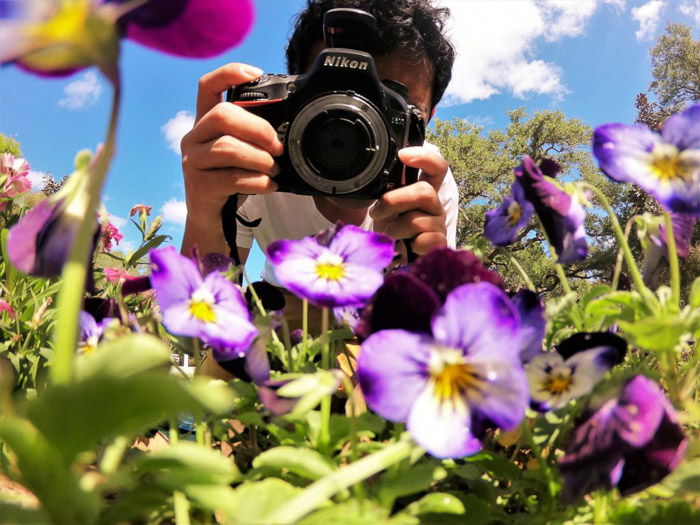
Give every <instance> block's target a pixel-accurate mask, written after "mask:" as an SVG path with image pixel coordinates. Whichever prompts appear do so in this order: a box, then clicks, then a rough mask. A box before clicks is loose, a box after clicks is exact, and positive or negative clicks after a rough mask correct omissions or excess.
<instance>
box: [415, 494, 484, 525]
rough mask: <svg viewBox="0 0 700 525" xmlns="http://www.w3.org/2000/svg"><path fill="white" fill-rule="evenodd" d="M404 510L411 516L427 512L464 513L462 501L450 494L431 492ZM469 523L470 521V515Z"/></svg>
mask: <svg viewBox="0 0 700 525" xmlns="http://www.w3.org/2000/svg"><path fill="white" fill-rule="evenodd" d="M404 512H405V513H407V514H409V515H411V516H417V515H419V514H428V513H440V514H464V512H465V508H464V503H462V502H461V501H460V500H459V498H456V497H455V496H453V495H452V494H447V493H446V492H433V493H432V494H428V495H426V496H423V497H422V498H421V499H419V500H418V501H414V502H413V503H411V504H410V505H409V506H408V507H406V510H405V511H404ZM469 523H472V522H471V517H470V521H469Z"/></svg>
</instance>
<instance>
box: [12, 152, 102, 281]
mask: <svg viewBox="0 0 700 525" xmlns="http://www.w3.org/2000/svg"><path fill="white" fill-rule="evenodd" d="M99 154H100V153H99V152H98V153H97V155H95V156H94V157H93V156H92V153H90V152H89V151H87V150H85V151H82V152H80V153H78V155H76V158H75V172H73V174H71V176H70V177H69V178H68V180H67V181H66V183H65V184H64V185H63V186H62V188H61V189H60V190H59V191H58V192H56V193H55V194H53V195H52V196H51V198H49V199H47V200H43V201H40V202H39V204H37V205H36V206H34V208H32V209H31V210H29V212H27V213H26V214H25V215H24V216H22V218H21V219H20V220H19V222H18V223H17V224H15V225H14V226H13V227H12V228H10V232H9V235H8V240H7V251H8V256H9V259H10V261H11V262H12V264H13V265H14V266H15V267H16V268H17V269H18V270H20V271H22V272H24V273H26V274H28V275H35V276H40V277H55V276H58V275H60V273H61V270H62V269H63V264H64V263H65V262H66V261H67V260H68V255H69V253H70V249H71V247H72V246H73V240H74V239H75V236H76V235H77V233H78V229H79V228H80V223H81V222H82V221H83V220H86V219H85V217H87V216H88V211H87V205H88V200H89V198H88V196H89V192H90V182H91V181H90V177H89V174H90V168H91V165H92V164H93V163H94V162H96V159H97V156H98V155H99ZM98 236H99V225H98V223H97V220H95V237H94V240H93V249H94V246H96V243H97V239H98Z"/></svg>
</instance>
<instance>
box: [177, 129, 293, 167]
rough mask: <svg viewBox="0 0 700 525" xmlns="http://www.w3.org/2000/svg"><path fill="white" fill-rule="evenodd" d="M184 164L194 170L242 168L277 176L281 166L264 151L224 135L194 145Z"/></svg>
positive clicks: (184, 157)
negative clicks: (192, 167)
mask: <svg viewBox="0 0 700 525" xmlns="http://www.w3.org/2000/svg"><path fill="white" fill-rule="evenodd" d="M182 162H183V164H184V165H185V166H186V169H187V166H188V165H192V166H194V169H200V170H211V169H215V168H232V167H235V168H240V169H244V170H249V171H254V172H260V173H265V174H266V175H271V176H275V175H277V174H278V173H279V166H278V165H277V163H276V162H275V159H274V158H273V157H272V155H270V154H269V153H268V152H267V151H265V150H264V149H262V148H260V147H258V146H255V145H254V144H249V143H247V142H243V141H242V140H240V139H237V138H236V137H232V136H230V135H222V136H221V137H218V138H216V139H214V140H210V141H209V142H205V143H204V144H200V143H195V144H193V145H192V146H191V147H190V148H189V149H188V150H187V153H186V154H185V155H183V158H182Z"/></svg>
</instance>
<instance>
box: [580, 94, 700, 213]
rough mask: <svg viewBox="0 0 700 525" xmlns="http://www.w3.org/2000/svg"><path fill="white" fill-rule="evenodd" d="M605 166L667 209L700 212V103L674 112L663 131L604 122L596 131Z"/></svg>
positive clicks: (607, 171) (615, 177) (600, 158)
mask: <svg viewBox="0 0 700 525" xmlns="http://www.w3.org/2000/svg"><path fill="white" fill-rule="evenodd" d="M593 154H594V155H595V156H596V158H597V159H598V163H599V165H600V169H602V170H603V172H604V173H605V174H606V175H607V176H608V177H610V178H611V179H612V180H614V181H617V182H634V183H635V184H637V185H638V186H639V187H640V188H642V189H643V190H644V191H646V192H648V193H649V194H650V195H652V196H653V197H654V198H656V200H658V201H659V202H660V203H661V204H662V205H663V206H664V207H665V208H666V209H668V210H670V211H673V212H678V213H688V214H691V215H694V216H696V217H698V216H700V104H695V105H692V106H690V107H689V108H688V109H686V110H685V111H683V112H681V113H676V114H675V115H673V116H671V117H670V118H669V119H668V120H667V121H666V124H664V127H663V129H662V131H661V134H659V133H656V132H654V131H651V130H649V129H648V128H647V127H646V126H644V125H641V124H635V125H633V126H625V125H624V124H605V125H603V126H600V127H598V128H596V130H595V132H594V134H593Z"/></svg>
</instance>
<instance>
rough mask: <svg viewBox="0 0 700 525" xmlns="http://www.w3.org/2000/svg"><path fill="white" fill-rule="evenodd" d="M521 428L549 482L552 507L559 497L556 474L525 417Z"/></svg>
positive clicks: (548, 493) (548, 500)
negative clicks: (554, 474) (553, 473)
mask: <svg viewBox="0 0 700 525" xmlns="http://www.w3.org/2000/svg"><path fill="white" fill-rule="evenodd" d="M520 428H521V429H522V431H523V436H524V437H525V439H526V440H527V443H528V445H530V448H531V449H532V452H533V453H534V454H535V459H537V462H538V463H539V464H540V467H541V468H542V475H543V476H544V479H545V482H546V484H547V496H548V498H547V505H548V508H550V509H551V508H552V506H553V505H554V502H555V501H556V497H557V484H556V481H555V480H554V476H553V475H552V469H550V468H549V463H548V462H547V460H546V458H545V457H544V455H543V454H542V449H541V448H540V446H539V445H538V444H537V443H536V442H535V437H534V436H533V435H532V430H531V429H530V422H529V421H528V419H527V418H525V419H523V422H522V424H521V425H520Z"/></svg>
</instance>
